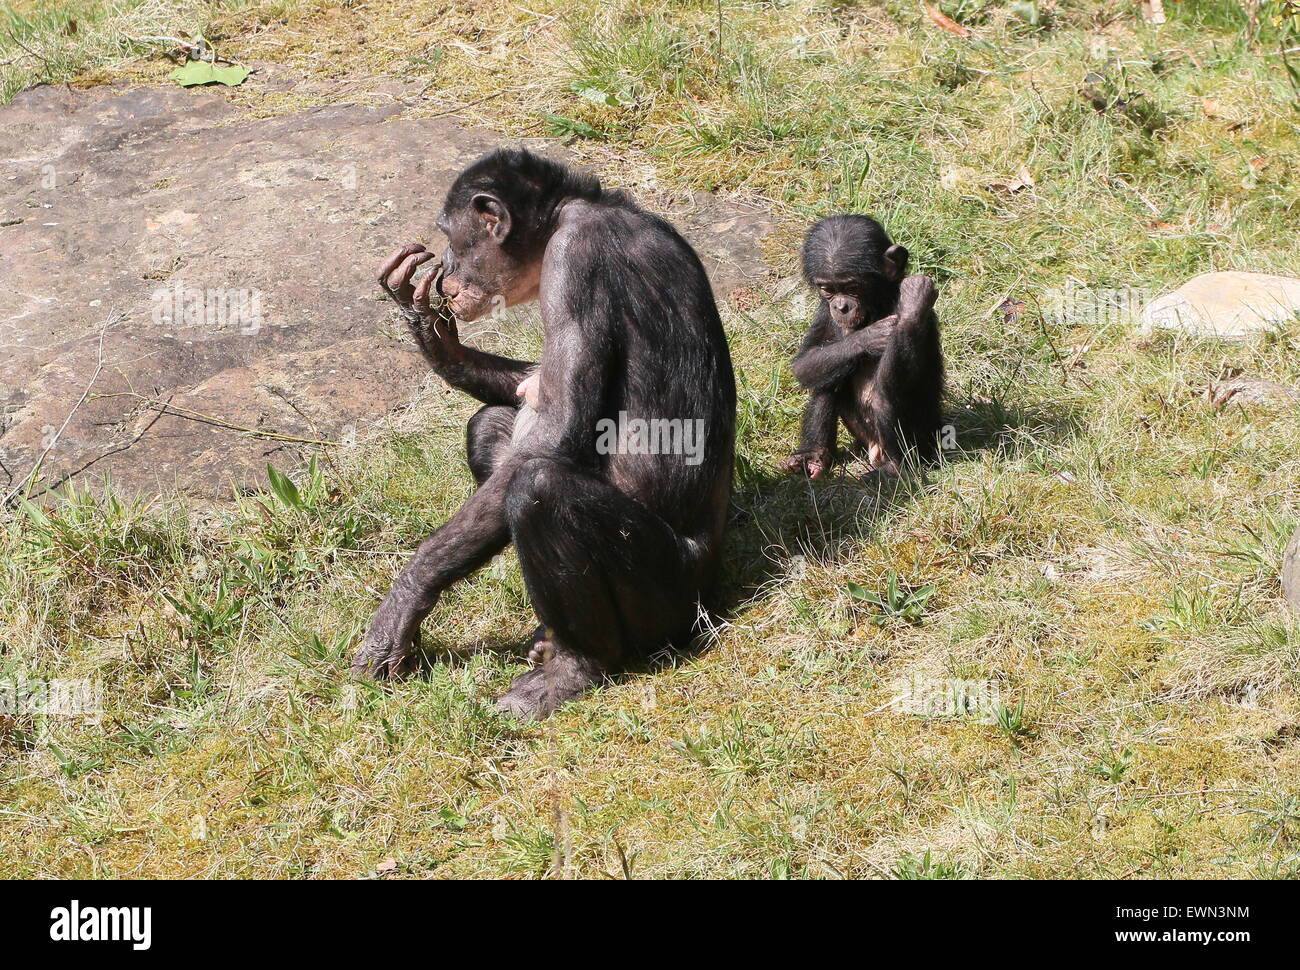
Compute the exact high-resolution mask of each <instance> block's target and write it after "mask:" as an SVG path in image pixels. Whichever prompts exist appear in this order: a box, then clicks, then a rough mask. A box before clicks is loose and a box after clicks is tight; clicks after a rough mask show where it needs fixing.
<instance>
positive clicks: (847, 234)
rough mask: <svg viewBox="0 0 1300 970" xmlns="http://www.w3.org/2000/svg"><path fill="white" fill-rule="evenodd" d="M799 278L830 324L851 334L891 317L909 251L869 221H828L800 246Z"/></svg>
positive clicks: (848, 217) (853, 217) (859, 218)
mask: <svg viewBox="0 0 1300 970" xmlns="http://www.w3.org/2000/svg"><path fill="white" fill-rule="evenodd" d="M803 272H804V276H805V277H806V278H807V280H808V283H809V284H810V285H811V286H813V287H814V288H815V289H816V290H817V293H818V295H819V296H820V297H821V299H822V302H823V303H825V304H826V308H827V310H829V311H830V315H831V319H832V320H833V321H835V323H836V324H838V325H839V326H840V327H842V328H843V329H844V330H855V329H857V328H858V327H860V326H862V325H863V324H864V323H870V322H874V321H875V320H878V319H880V317H882V316H886V315H888V314H889V313H892V312H893V308H894V304H895V303H896V302H897V301H898V284H899V283H900V282H901V281H902V279H903V276H904V275H905V274H906V272H907V250H906V249H905V248H903V247H902V246H896V245H894V244H893V242H891V241H890V239H889V236H888V235H886V233H885V230H884V229H882V228H881V226H880V223H878V222H876V220H875V219H872V218H870V217H868V216H857V215H844V216H828V217H827V218H825V219H822V220H821V221H820V222H818V223H817V224H816V225H814V226H813V227H812V228H811V229H809V230H808V236H807V238H805V239H804V242H803Z"/></svg>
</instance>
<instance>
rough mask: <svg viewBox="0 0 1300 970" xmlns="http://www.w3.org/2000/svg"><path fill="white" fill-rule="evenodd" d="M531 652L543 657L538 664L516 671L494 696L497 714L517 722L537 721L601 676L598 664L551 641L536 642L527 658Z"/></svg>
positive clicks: (598, 681) (571, 698) (531, 655)
mask: <svg viewBox="0 0 1300 970" xmlns="http://www.w3.org/2000/svg"><path fill="white" fill-rule="evenodd" d="M534 653H536V654H538V655H539V656H544V659H543V660H542V661H541V666H539V667H534V668H533V669H532V670H530V671H528V672H527V673H523V674H520V675H519V676H518V677H516V678H515V682H514V683H513V684H511V685H510V689H509V690H508V691H506V692H505V693H504V694H502V695H501V696H500V697H498V698H497V702H496V706H497V710H499V711H501V713H503V714H509V715H510V716H512V717H516V718H518V719H519V720H521V721H540V720H541V719H542V718H544V717H548V716H550V715H551V714H553V713H554V712H555V711H556V710H557V709H558V708H559V707H560V706H561V705H563V704H566V703H568V702H569V701H571V700H574V699H575V698H577V697H580V696H581V695H582V694H583V692H584V691H586V690H587V688H589V687H592V686H594V685H596V684H598V683H600V682H601V681H602V680H603V679H604V678H605V672H604V671H603V670H602V669H601V667H600V665H599V664H597V663H595V662H594V661H592V660H589V659H587V658H586V657H581V656H579V655H578V654H575V653H572V652H570V651H567V650H564V649H563V648H562V647H560V646H559V645H558V644H556V643H555V642H554V641H552V640H539V641H537V643H536V644H534V646H533V650H532V651H531V652H530V653H529V654H528V656H529V659H532V657H533V654H534Z"/></svg>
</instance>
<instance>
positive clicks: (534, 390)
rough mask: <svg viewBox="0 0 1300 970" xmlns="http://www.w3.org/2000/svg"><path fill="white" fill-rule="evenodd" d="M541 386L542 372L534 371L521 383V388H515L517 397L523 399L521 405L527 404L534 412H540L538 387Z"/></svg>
mask: <svg viewBox="0 0 1300 970" xmlns="http://www.w3.org/2000/svg"><path fill="white" fill-rule="evenodd" d="M540 384H541V374H540V372H539V371H533V372H532V373H531V374H529V375H528V376H527V377H525V378H524V379H523V380H522V381H520V382H519V386H518V387H516V388H515V395H516V396H517V397H519V398H522V400H521V402H520V403H522V404H527V405H528V406H529V407H530V408H532V409H533V410H534V411H536V410H538V408H537V403H538V401H539V400H540V398H539V397H538V387H539V385H540Z"/></svg>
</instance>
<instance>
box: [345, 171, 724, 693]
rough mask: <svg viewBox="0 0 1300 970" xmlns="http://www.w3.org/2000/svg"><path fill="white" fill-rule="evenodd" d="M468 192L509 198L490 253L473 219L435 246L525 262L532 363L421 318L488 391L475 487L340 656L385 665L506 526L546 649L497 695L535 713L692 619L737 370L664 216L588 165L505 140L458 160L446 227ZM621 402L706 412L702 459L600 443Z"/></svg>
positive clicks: (476, 442)
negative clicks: (537, 275)
mask: <svg viewBox="0 0 1300 970" xmlns="http://www.w3.org/2000/svg"><path fill="white" fill-rule="evenodd" d="M480 193H487V194H489V195H491V196H492V197H493V198H495V199H497V200H500V202H501V203H502V204H503V205H504V206H505V208H506V209H507V210H508V211H509V215H510V218H511V229H510V232H509V236H508V237H507V238H505V239H504V240H503V241H502V242H501V243H500V246H499V248H500V250H502V251H503V252H504V254H505V255H504V256H503V255H501V254H500V253H495V251H493V250H491V249H490V245H491V244H490V243H489V242H484V240H483V239H482V238H481V234H480V235H472V237H467V238H470V241H469V242H462V243H459V244H458V243H457V240H456V238H454V237H453V238H452V245H451V247H450V248H449V256H452V255H454V256H455V258H456V259H457V261H458V262H460V263H462V264H463V265H465V266H467V267H468V266H470V265H474V266H478V267H482V266H484V265H487V264H488V263H489V262H490V261H491V260H492V259H503V260H507V261H509V260H513V261H514V262H513V263H510V267H511V268H517V264H518V263H519V262H520V261H525V260H540V261H541V282H540V289H539V296H538V298H539V300H540V303H541V310H542V320H543V328H544V348H543V352H542V360H541V362H540V365H536V364H531V363H527V362H524V361H514V360H510V359H508V358H503V357H498V356H496V355H492V354H486V353H483V352H482V351H478V350H474V349H473V348H468V347H464V348H453V351H454V352H452V353H448V352H447V351H446V350H445V349H444V348H442V347H440V346H434V344H435V338H434V337H433V336H430V334H433V333H435V331H434V330H433V329H429V328H426V329H425V330H421V329H420V328H418V327H417V329H416V334H417V340H421V341H422V346H424V343H423V341H427V342H428V347H427V348H426V356H428V358H429V360H430V362H431V363H432V364H433V365H434V367H435V369H437V370H438V372H439V373H440V374H441V375H442V376H443V377H444V378H445V379H447V380H448V382H449V383H451V384H453V385H454V386H456V387H459V388H460V389H462V390H464V391H466V392H467V393H470V394H472V395H474V396H475V397H477V398H478V399H479V400H481V401H483V402H484V403H485V405H487V406H486V407H484V408H483V409H481V410H480V411H479V412H478V413H477V414H476V415H475V416H474V418H473V419H472V420H471V421H470V424H469V427H468V428H467V431H466V443H467V448H468V458H469V464H470V468H471V470H472V471H473V474H474V477H475V480H476V481H477V482H478V483H479V486H480V487H479V489H478V491H477V492H475V494H474V495H473V496H472V497H471V498H470V500H469V501H468V502H467V503H466V505H465V506H464V507H463V508H462V509H461V510H460V511H459V512H457V513H456V514H455V515H454V516H453V517H452V518H451V520H449V521H448V523H447V524H446V525H444V526H443V527H442V528H441V529H439V530H438V531H437V532H435V533H434V534H433V535H432V536H431V537H430V538H429V539H428V540H426V542H425V543H424V544H423V545H422V546H421V548H420V550H419V552H417V554H416V556H415V558H414V559H412V561H411V563H410V564H409V565H408V566H407V568H406V570H405V571H404V572H403V573H402V575H401V576H400V577H398V579H397V581H396V583H395V584H394V587H393V590H392V592H391V593H390V594H389V596H388V598H387V599H386V600H385V602H384V604H383V605H382V606H381V607H380V611H379V613H378V614H377V615H376V618H375V621H374V623H373V624H372V626H371V630H370V632H369V633H368V634H367V643H366V645H365V646H364V647H363V649H362V653H361V655H360V656H359V657H358V660H357V664H356V666H357V667H359V668H361V669H363V670H367V671H369V672H371V673H380V674H381V675H383V674H391V673H393V672H399V671H400V670H401V669H402V667H403V664H404V660H405V657H406V655H407V653H408V651H409V647H410V643H411V642H412V641H413V640H414V638H415V635H416V633H417V632H418V628H419V623H420V621H421V620H422V619H423V617H424V616H425V615H426V614H427V613H428V612H429V610H430V609H432V607H433V604H434V602H436V600H437V597H438V595H439V593H440V592H441V591H442V590H443V589H444V588H446V586H447V585H448V584H449V583H450V582H452V581H453V580H455V579H457V578H460V577H461V576H463V575H466V574H467V573H468V572H470V571H472V570H473V569H476V568H478V567H479V566H480V565H482V564H483V563H485V562H486V561H487V560H488V559H490V558H491V557H492V556H493V555H495V554H496V553H497V552H499V551H500V550H501V549H502V548H503V547H504V546H505V545H506V544H507V543H510V542H513V543H514V545H515V548H516V551H517V552H518V554H519V560H520V564H521V567H522V570H523V574H524V581H525V583H526V585H527V588H528V592H529V596H530V597H531V599H532V602H533V606H534V609H535V610H536V612H537V615H538V618H539V620H540V621H541V623H542V625H543V628H544V632H543V634H542V637H543V638H544V640H545V646H546V650H544V651H539V653H540V654H541V655H544V656H546V657H548V658H549V659H547V660H546V661H545V665H544V670H542V671H540V672H539V671H534V672H532V673H530V674H525V675H523V676H522V677H521V678H519V679H518V680H517V681H516V684H515V686H514V687H513V688H512V690H511V691H510V693H508V694H507V695H506V696H505V697H503V698H502V699H501V701H500V704H501V706H502V707H503V708H504V709H505V710H507V711H510V712H512V713H515V714H518V715H520V716H523V717H539V716H544V715H545V714H547V713H549V712H550V711H551V710H553V709H554V707H555V706H557V705H558V704H559V703H562V702H563V701H564V700H567V699H569V698H570V697H572V696H575V695H576V694H577V693H578V692H580V691H581V690H582V689H583V688H585V687H586V686H589V685H590V684H591V683H592V682H593V681H594V680H597V679H599V678H600V677H603V676H606V675H608V674H610V673H613V672H615V671H617V670H619V669H620V668H622V667H624V666H625V665H627V664H628V663H629V662H631V661H634V660H636V659H638V658H641V657H644V656H646V655H648V654H649V653H651V652H653V651H656V650H658V649H660V648H662V647H663V646H665V645H667V644H668V643H670V642H674V641H682V640H684V639H685V638H687V637H689V636H690V635H691V633H692V629H693V625H694V622H695V620H696V618H697V616H698V610H699V603H700V602H701V601H704V602H708V601H709V600H710V599H711V596H712V593H713V588H714V585H715V581H716V578H717V574H718V568H719V562H720V554H721V545H722V533H723V526H724V523H725V520H726V515H727V508H728V503H729V499H730V494H731V476H732V467H733V454H734V438H735V407H736V391H735V381H734V378H733V375H732V368H731V358H730V355H729V352H728V349H727V342H726V337H725V335H724V333H723V329H722V323H721V320H720V319H719V317H718V311H717V307H716V305H715V303H714V299H713V293H712V290H711V289H710V287H709V282H708V279H707V277H706V275H705V272H704V268H703V266H702V265H701V263H700V261H699V258H698V257H697V256H696V254H695V252H694V250H692V249H691V247H690V246H689V245H688V244H687V243H686V241H685V240H684V239H682V237H681V236H680V235H679V234H678V233H677V231H676V230H675V229H674V228H673V227H672V226H671V225H669V223H667V222H666V221H664V220H663V219H661V218H659V217H658V216H655V215H652V214H651V213H648V212H646V211H644V210H642V209H641V208H639V207H638V206H637V205H636V204H635V203H633V202H632V201H631V200H630V199H629V198H628V197H627V196H626V195H625V194H624V193H622V192H609V191H606V190H604V189H603V188H602V187H601V184H600V182H599V181H598V180H597V179H595V178H593V177H591V176H589V175H582V174H578V173H575V172H572V171H570V170H569V169H567V168H565V167H564V166H562V165H559V164H557V163H555V162H552V161H549V160H547V159H543V158H540V157H539V156H536V155H533V154H532V153H530V152H527V151H522V150H518V151H498V152H494V153H492V154H491V155H488V156H486V157H484V158H482V159H480V160H479V161H477V162H475V163H474V164H473V165H471V166H470V167H469V168H467V169H466V170H465V171H464V172H463V173H462V174H461V175H460V176H459V177H458V178H457V179H456V181H455V183H454V184H453V185H452V188H451V190H450V192H449V193H448V196H447V202H446V205H445V207H444V210H443V215H442V218H441V219H440V224H441V225H446V226H455V225H457V224H458V223H457V220H459V219H462V218H464V215H465V208H466V207H467V206H471V205H472V203H473V200H474V198H475V197H476V196H477V195H478V194H480ZM453 231H455V230H453ZM458 246H459V248H460V249H461V250H462V251H461V252H457V253H452V250H455V249H457V247H458ZM421 248H422V247H421ZM446 258H447V257H444V259H446ZM390 265H391V261H390ZM502 265H506V264H505V263H503V264H502ZM466 272H469V271H468V270H466ZM389 292H394V291H393V290H392V289H390V290H389ZM417 303H418V300H417ZM425 315H426V317H427V316H428V313H427V312H426V314H425ZM444 329H445V328H444ZM422 333H423V334H424V336H423V337H422V336H421V334H422ZM534 372H536V373H537V374H538V376H539V379H540V383H539V393H540V404H539V407H538V410H537V416H536V421H535V423H534V424H533V426H532V430H531V432H529V433H528V434H527V436H525V437H524V438H523V439H522V440H520V441H518V442H512V439H511V434H512V429H513V425H514V417H515V408H516V407H517V402H516V399H515V397H514V393H513V392H514V388H515V385H516V384H518V383H519V382H520V381H522V380H524V379H525V378H527V377H529V376H530V375H531V374H533V373H534ZM620 412H625V413H626V415H627V416H628V417H629V418H638V417H639V418H645V419H651V418H666V419H680V420H683V421H693V420H696V419H698V420H700V421H702V422H703V428H704V441H703V450H702V461H700V463H698V464H690V463H688V461H687V456H686V455H682V454H660V455H652V454H625V453H615V454H601V453H598V450H597V447H596V441H597V422H599V421H600V420H601V419H605V418H607V419H610V420H612V421H615V422H617V421H618V419H619V415H620ZM542 674H545V675H546V676H545V678H543V677H542Z"/></svg>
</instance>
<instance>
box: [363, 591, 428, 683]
mask: <svg viewBox="0 0 1300 970" xmlns="http://www.w3.org/2000/svg"><path fill="white" fill-rule="evenodd" d="M419 649H420V619H419V617H411V616H409V615H403V613H402V612H401V611H400V610H398V609H397V608H395V607H393V606H392V605H391V604H390V602H389V601H388V600H385V601H384V602H383V603H381V604H380V606H379V610H378V611H377V612H376V613H375V618H374V619H373V620H371V621H370V629H368V630H367V631H366V638H365V640H363V641H362V643H361V649H359V650H358V651H357V655H356V657H354V658H353V660H352V674H353V676H355V677H371V678H373V679H375V680H398V679H400V678H402V677H405V676H406V675H407V674H409V673H410V672H411V670H412V669H413V668H414V666H415V660H416V655H417V654H418V653H419Z"/></svg>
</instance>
